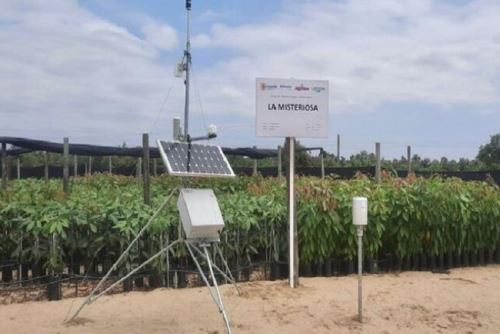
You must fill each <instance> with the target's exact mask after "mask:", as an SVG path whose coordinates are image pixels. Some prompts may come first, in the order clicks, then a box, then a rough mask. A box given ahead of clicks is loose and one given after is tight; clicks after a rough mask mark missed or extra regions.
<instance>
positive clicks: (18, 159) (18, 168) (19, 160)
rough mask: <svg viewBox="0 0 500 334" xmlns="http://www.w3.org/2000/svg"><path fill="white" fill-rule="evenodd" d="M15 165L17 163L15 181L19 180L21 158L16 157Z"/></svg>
mask: <svg viewBox="0 0 500 334" xmlns="http://www.w3.org/2000/svg"><path fill="white" fill-rule="evenodd" d="M16 163H17V179H18V180H20V179H21V158H20V157H17V160H16Z"/></svg>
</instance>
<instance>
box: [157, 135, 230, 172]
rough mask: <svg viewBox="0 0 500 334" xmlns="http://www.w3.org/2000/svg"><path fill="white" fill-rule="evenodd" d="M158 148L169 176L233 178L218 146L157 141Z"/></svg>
mask: <svg viewBox="0 0 500 334" xmlns="http://www.w3.org/2000/svg"><path fill="white" fill-rule="evenodd" d="M158 148H159V150H160V155H161V157H162V159H163V162H164V163H165V166H167V172H168V173H169V174H172V175H177V176H219V177H220V176H222V177H233V176H235V175H234V172H233V169H232V168H231V165H229V162H228V161H227V159H226V156H225V155H224V153H222V149H221V148H220V147H219V146H215V145H205V144H195V143H191V144H188V143H184V142H165V141H161V140H158Z"/></svg>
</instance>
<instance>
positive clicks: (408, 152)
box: [406, 145, 411, 174]
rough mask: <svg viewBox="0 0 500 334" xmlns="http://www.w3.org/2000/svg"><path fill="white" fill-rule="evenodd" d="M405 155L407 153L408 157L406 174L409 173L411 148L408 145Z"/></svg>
mask: <svg viewBox="0 0 500 334" xmlns="http://www.w3.org/2000/svg"><path fill="white" fill-rule="evenodd" d="M406 151H407V152H406V153H407V157H408V174H410V173H411V146H410V145H408V147H407V148H406Z"/></svg>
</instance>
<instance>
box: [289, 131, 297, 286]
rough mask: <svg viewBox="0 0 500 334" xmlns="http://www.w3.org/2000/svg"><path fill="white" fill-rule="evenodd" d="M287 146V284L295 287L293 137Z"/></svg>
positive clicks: (295, 235) (295, 227) (295, 223)
mask: <svg viewBox="0 0 500 334" xmlns="http://www.w3.org/2000/svg"><path fill="white" fill-rule="evenodd" d="M286 143H287V146H288V163H289V165H288V171H287V188H288V229H289V230H288V251H289V252H288V265H289V267H288V268H289V277H288V280H289V284H290V287H292V288H296V287H297V286H298V285H299V239H298V235H297V214H296V210H295V209H296V201H295V138H293V137H287V138H286Z"/></svg>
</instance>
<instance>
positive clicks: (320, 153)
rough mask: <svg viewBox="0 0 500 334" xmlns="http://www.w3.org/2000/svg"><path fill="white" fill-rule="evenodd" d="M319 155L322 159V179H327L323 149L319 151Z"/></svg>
mask: <svg viewBox="0 0 500 334" xmlns="http://www.w3.org/2000/svg"><path fill="white" fill-rule="evenodd" d="M319 155H320V158H321V179H322V180H324V179H325V154H324V152H323V149H321V150H320V151H319Z"/></svg>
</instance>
